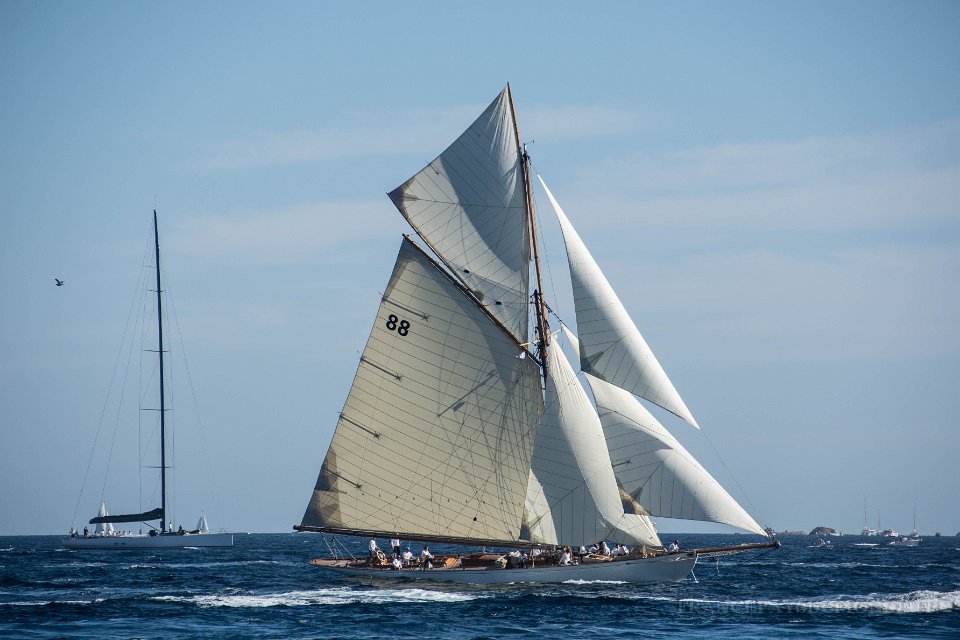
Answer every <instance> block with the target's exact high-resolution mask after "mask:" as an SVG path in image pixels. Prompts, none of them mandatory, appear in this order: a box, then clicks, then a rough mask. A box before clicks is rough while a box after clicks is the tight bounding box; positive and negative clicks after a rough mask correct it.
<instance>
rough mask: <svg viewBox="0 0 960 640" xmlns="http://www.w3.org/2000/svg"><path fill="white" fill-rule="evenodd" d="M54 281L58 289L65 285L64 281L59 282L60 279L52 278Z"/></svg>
mask: <svg viewBox="0 0 960 640" xmlns="http://www.w3.org/2000/svg"><path fill="white" fill-rule="evenodd" d="M54 280H56V282H57V286H58V287H62V286H63V285H64V284H65V283H66V280H61V279H60V278H54Z"/></svg>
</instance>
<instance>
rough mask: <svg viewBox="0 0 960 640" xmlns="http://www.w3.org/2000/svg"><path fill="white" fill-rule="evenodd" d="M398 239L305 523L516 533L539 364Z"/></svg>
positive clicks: (537, 409) (495, 535)
mask: <svg viewBox="0 0 960 640" xmlns="http://www.w3.org/2000/svg"><path fill="white" fill-rule="evenodd" d="M520 353H521V349H520V347H519V346H518V345H517V344H516V342H515V341H514V339H513V338H511V337H510V336H509V335H508V334H507V333H506V332H505V331H504V330H503V329H502V328H501V327H499V326H498V325H497V324H496V323H495V322H494V321H493V320H491V319H490V317H489V316H488V315H487V314H486V313H485V312H484V311H483V310H482V309H480V308H479V307H477V305H476V304H475V303H474V302H473V301H472V300H471V299H470V298H469V296H468V295H467V294H466V293H464V292H463V291H462V290H461V289H460V288H459V286H458V285H455V284H454V283H453V282H452V281H451V280H450V279H449V277H448V276H447V275H445V274H444V273H443V272H442V271H441V270H440V268H439V267H438V266H437V265H436V264H434V263H433V262H432V261H431V260H430V258H428V257H427V256H426V254H424V253H423V251H422V250H420V249H419V248H418V247H417V246H416V245H415V244H414V243H413V242H412V241H410V240H408V239H405V240H404V242H403V245H402V247H401V248H400V254H399V256H398V257H397V262H396V266H395V267H394V270H393V275H392V276H391V278H390V283H389V285H388V286H387V289H386V292H385V293H384V296H383V301H382V303H381V305H380V309H379V311H378V312H377V318H376V321H375V323H374V326H373V329H372V330H371V332H370V337H369V339H368V340H367V344H366V347H365V348H364V351H363V355H362V356H361V358H360V364H359V367H358V369H357V374H356V377H355V378H354V381H353V386H352V387H351V389H350V393H349V395H348V397H347V401H346V403H345V405H344V408H343V412H342V413H341V415H340V419H339V421H338V423H337V428H336V431H335V433H334V436H333V441H332V443H331V444H330V448H329V450H328V452H327V456H326V459H325V460H324V461H323V466H322V468H321V470H320V475H319V478H318V479H317V484H316V488H315V490H314V492H313V495H312V497H311V500H310V503H309V505H308V507H307V510H306V513H305V514H304V517H303V523H302V525H303V526H308V527H337V528H346V529H363V530H370V531H383V532H397V533H398V534H406V535H409V536H410V537H414V536H416V535H417V534H420V535H430V536H444V537H451V538H482V539H489V540H503V541H512V540H517V539H519V534H520V524H521V520H522V517H523V507H524V499H525V496H526V491H527V481H528V478H529V470H530V457H531V451H532V447H533V440H534V437H535V435H536V427H537V423H538V420H539V418H540V415H541V413H542V411H543V400H542V396H541V392H540V377H539V369H538V367H537V365H536V363H535V362H534V361H533V360H532V359H530V358H519V357H517V356H518V354H520Z"/></svg>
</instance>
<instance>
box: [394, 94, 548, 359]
mask: <svg viewBox="0 0 960 640" xmlns="http://www.w3.org/2000/svg"><path fill="white" fill-rule="evenodd" d="M518 145H519V141H518V135H517V129H516V120H515V118H514V113H513V105H512V102H511V97H510V88H509V87H507V88H505V89H504V90H503V91H502V92H500V95H498V96H497V98H496V99H495V100H494V101H493V102H492V103H491V104H490V106H489V107H487V109H486V110H485V111H484V112H483V113H482V114H481V115H480V117H479V118H477V120H476V121H475V122H474V123H473V124H472V125H470V128H468V129H467V130H466V131H464V132H463V134H462V135H461V136H460V137H459V138H457V139H456V140H455V141H454V142H453V144H451V145H450V146H449V147H447V149H446V151H444V152H443V153H441V154H440V155H439V156H438V157H437V158H436V159H435V160H434V161H433V162H431V163H430V164H428V165H427V166H426V167H424V168H423V170H421V171H420V172H419V173H417V174H416V175H415V176H413V177H412V178H410V179H409V180H407V181H406V182H404V183H403V184H402V185H400V186H399V187H397V188H396V189H394V190H393V191H391V192H390V193H389V196H390V199H391V200H392V201H393V203H394V204H395V205H396V207H397V209H399V210H400V213H402V214H403V216H404V217H405V218H406V219H407V221H408V222H409V223H410V225H411V226H412V227H413V228H414V230H415V231H416V232H417V233H418V234H419V235H420V237H421V238H423V240H424V241H425V242H426V243H427V245H428V246H429V247H430V248H431V249H432V250H433V251H434V252H435V253H436V254H437V255H438V256H439V257H440V259H441V260H442V261H443V262H444V263H445V264H446V265H447V266H448V267H449V268H450V269H451V271H452V272H453V274H454V275H455V276H456V277H457V278H458V279H459V280H460V281H461V282H463V284H465V285H466V286H467V288H469V289H470V290H471V291H472V292H473V294H474V295H475V296H476V297H477V299H478V300H479V301H480V302H481V304H483V305H484V307H485V308H486V309H487V310H488V311H489V312H490V313H491V314H492V315H493V316H494V317H496V318H497V319H498V320H499V321H500V322H501V323H503V324H504V326H506V327H507V329H508V330H509V331H510V333H512V334H513V335H514V336H515V337H516V338H517V341H518V342H520V343H526V342H527V336H528V329H527V324H528V322H527V318H528V309H529V299H528V298H529V292H530V288H529V262H530V242H529V227H528V219H527V211H526V206H525V204H524V201H525V198H526V188H525V185H524V180H523V169H522V164H521V152H520V149H519V146H518Z"/></svg>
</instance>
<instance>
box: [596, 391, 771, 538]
mask: <svg viewBox="0 0 960 640" xmlns="http://www.w3.org/2000/svg"><path fill="white" fill-rule="evenodd" d="M584 376H585V377H586V379H587V383H588V384H589V385H590V389H591V391H592V392H593V397H594V399H595V400H596V401H597V412H598V413H599V415H600V422H601V423H602V424H603V433H604V436H605V438H606V441H607V448H608V450H609V452H610V462H611V464H612V465H613V470H614V473H615V474H616V476H617V480H618V481H619V482H620V483H621V484H622V486H623V488H624V490H625V491H626V492H627V493H628V494H629V495H630V498H632V499H633V500H635V501H636V502H637V503H639V504H640V505H641V506H642V507H643V508H644V509H645V510H646V511H647V512H648V513H650V515H654V516H662V517H664V518H680V519H683V520H701V521H706V522H720V523H724V524H729V525H731V526H734V527H737V528H740V529H743V530H745V531H750V532H752V533H758V534H760V535H762V536H766V535H767V534H766V532H765V531H764V530H763V527H761V526H760V525H759V524H757V522H756V521H755V520H754V519H753V518H751V517H750V515H749V514H748V513H747V512H746V511H745V510H744V508H743V507H741V506H740V505H739V504H738V503H737V501H736V500H734V499H733V497H732V496H731V495H730V494H729V493H727V491H726V490H725V489H724V488H723V487H722V486H720V483H719V482H717V481H716V480H715V479H714V478H713V476H712V475H710V473H709V472H707V470H706V469H704V468H703V466H701V464H700V463H699V462H697V460H696V459H695V458H694V457H693V456H692V455H690V452H689V451H687V450H686V449H685V448H684V447H683V445H681V444H680V443H679V442H678V441H677V439H676V438H674V437H673V436H672V435H671V434H670V433H669V432H668V431H667V430H666V429H665V428H664V427H663V425H661V424H660V423H659V422H658V421H657V419H656V418H654V417H653V416H652V415H651V414H650V412H649V411H647V409H646V408H645V407H644V406H643V405H642V404H640V402H639V401H638V400H637V399H636V398H634V397H633V396H632V395H631V394H630V393H628V392H626V391H624V390H623V389H621V388H619V387H617V386H614V385H612V384H610V383H608V382H604V381H603V380H600V379H599V378H596V377H594V376H591V375H590V374H584Z"/></svg>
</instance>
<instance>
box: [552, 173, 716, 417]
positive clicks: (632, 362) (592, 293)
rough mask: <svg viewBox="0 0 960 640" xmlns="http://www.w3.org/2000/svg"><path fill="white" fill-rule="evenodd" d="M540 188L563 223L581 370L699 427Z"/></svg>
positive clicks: (555, 205)
mask: <svg viewBox="0 0 960 640" xmlns="http://www.w3.org/2000/svg"><path fill="white" fill-rule="evenodd" d="M538 177H539V176H538ZM540 184H542V185H543V189H544V191H546V193H547V198H549V200H550V204H551V205H553V209H554V211H555V212H556V214H557V218H558V219H559V220H560V228H561V229H562V230H563V240H564V243H565V244H566V247H567V258H568V261H569V263H570V279H571V281H572V284H573V300H574V306H575V307H576V316H577V335H578V336H579V338H580V348H581V351H580V368H581V370H583V371H584V372H586V373H589V374H592V375H594V376H596V377H598V378H600V379H602V380H606V381H607V382H609V383H611V384H615V385H617V386H618V387H621V388H623V389H626V390H627V391H630V392H631V393H633V394H636V395H638V396H640V397H641V398H644V399H646V400H649V401H650V402H652V403H653V404H655V405H658V406H660V407H663V408H664V409H666V410H667V411H669V412H671V413H673V414H675V415H677V416H679V417H681V418H683V419H684V420H686V421H687V422H689V423H690V424H692V425H693V426H695V427H697V428H700V426H699V425H698V424H697V421H696V420H695V419H694V418H693V415H692V414H691V413H690V410H689V409H687V405H686V404H684V402H683V400H682V399H681V398H680V394H679V393H677V390H676V389H675V388H674V386H673V383H672V382H670V379H669V378H668V377H667V374H666V372H664V370H663V367H661V366H660V363H659V362H658V361H657V358H656V356H654V355H653V352H652V351H651V350H650V347H649V346H647V342H646V340H644V339H643V336H642V335H640V330H639V329H637V327H636V325H635V324H634V323H633V320H631V319H630V316H629V315H628V314H627V311H626V309H625V308H624V306H623V303H621V302H620V298H618V297H617V294H616V292H615V291H614V290H613V288H612V287H611V286H610V283H609V282H607V278H606V277H605V276H604V275H603V272H602V271H600V267H599V266H597V263H596V261H595V260H594V259H593V256H591V255H590V252H589V251H588V250H587V247H586V245H584V244H583V241H582V240H581V239H580V236H579V235H578V234H577V231H576V230H575V229H574V228H573V225H572V224H570V220H568V219H567V216H566V215H565V214H564V213H563V209H561V208H560V205H559V204H558V203H557V201H556V199H555V198H554V197H553V194H552V193H551V192H550V189H548V188H547V185H546V183H544V181H543V178H540Z"/></svg>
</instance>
